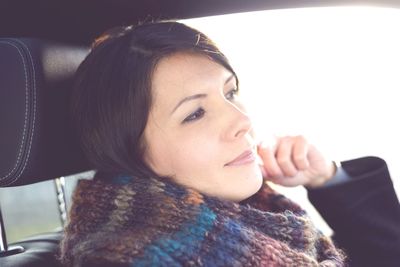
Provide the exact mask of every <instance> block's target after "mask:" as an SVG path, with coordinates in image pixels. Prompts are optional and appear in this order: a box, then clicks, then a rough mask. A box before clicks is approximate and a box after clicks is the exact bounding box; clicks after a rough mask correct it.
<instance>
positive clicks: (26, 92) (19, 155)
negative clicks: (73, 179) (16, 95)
mask: <svg viewBox="0 0 400 267" xmlns="http://www.w3.org/2000/svg"><path fill="white" fill-rule="evenodd" d="M0 43H5V44H8V45H11V46H13V47H15V48H16V49H17V51H18V54H19V55H20V56H21V59H22V63H23V65H24V73H25V121H24V130H23V132H22V140H21V145H20V148H19V153H18V157H17V161H16V163H15V165H14V168H12V169H11V171H10V172H9V173H8V174H6V175H5V176H3V177H0V181H2V180H5V179H7V178H8V177H9V176H10V175H11V174H12V173H13V171H14V170H15V169H16V168H17V166H18V163H19V161H20V160H21V154H22V146H23V144H24V139H25V134H26V125H27V118H28V74H27V70H26V64H25V59H24V57H23V55H22V53H21V49H20V48H19V47H18V46H16V45H15V44H14V43H12V42H9V41H5V40H3V41H0ZM19 176H20V175H19ZM19 176H17V177H16V178H15V179H14V180H13V181H11V182H10V183H8V184H11V183H13V182H14V181H15V180H16V179H18V177H19ZM8 184H7V185H8Z"/></svg>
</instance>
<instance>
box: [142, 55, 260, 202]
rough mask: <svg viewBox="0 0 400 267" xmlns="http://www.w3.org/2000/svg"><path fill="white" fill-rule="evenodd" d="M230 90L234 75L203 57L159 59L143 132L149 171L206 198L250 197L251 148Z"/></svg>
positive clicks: (254, 174) (254, 170)
mask: <svg viewBox="0 0 400 267" xmlns="http://www.w3.org/2000/svg"><path fill="white" fill-rule="evenodd" d="M236 91H237V87H236V79H235V76H234V75H232V73H231V72H230V71H229V70H227V69H226V68H224V67H223V66H222V65H219V64H217V63H215V62H214V61H212V60H210V59H208V58H207V57H206V56H203V55H200V54H190V53H179V54H174V55H172V56H169V57H166V58H164V59H162V60H161V61H160V62H159V63H158V64H157V66H156V68H155V71H154V74H153V79H152V95H153V103H152V107H151V109H150V116H149V119H148V122H147V125H146V128H145V131H144V139H145V143H146V152H145V160H146V162H147V163H148V164H149V165H150V167H151V168H152V169H153V170H154V171H155V172H156V173H157V174H159V175H162V176H170V177H172V179H174V181H175V182H177V183H179V184H181V185H183V186H186V187H191V188H193V189H196V190H198V191H200V192H202V193H204V194H207V195H210V196H216V197H220V198H224V199H229V200H233V201H240V200H243V199H245V198H247V197H250V196H251V195H253V194H254V193H256V192H257V191H258V190H259V189H260V187H261V184H262V175H261V171H260V168H259V166H258V164H257V162H256V160H255V159H256V144H255V140H254V138H253V137H252V135H251V129H252V125H251V121H250V119H249V117H248V116H247V115H246V113H245V111H244V108H243V105H242V104H241V103H240V101H239V100H238V98H237V95H236Z"/></svg>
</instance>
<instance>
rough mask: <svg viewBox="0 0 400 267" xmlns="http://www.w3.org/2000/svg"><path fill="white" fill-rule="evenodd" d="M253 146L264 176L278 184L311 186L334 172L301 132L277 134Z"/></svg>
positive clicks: (322, 181) (325, 179) (334, 166)
mask: <svg viewBox="0 0 400 267" xmlns="http://www.w3.org/2000/svg"><path fill="white" fill-rule="evenodd" d="M257 150H258V151H257V152H258V154H259V156H260V158H261V160H262V164H261V165H260V167H261V171H262V172H263V176H264V179H266V180H269V181H271V182H273V183H276V184H279V185H283V186H289V187H292V186H297V185H304V186H307V187H310V188H315V187H318V186H321V185H323V184H324V183H325V182H326V181H328V180H329V179H331V178H332V177H333V175H334V174H335V173H336V165H335V164H334V163H333V162H332V161H328V160H326V159H325V158H324V156H323V155H322V154H321V152H319V151H318V150H317V149H316V148H315V147H314V146H313V145H311V144H309V143H308V142H307V140H306V139H305V138H304V137H303V136H285V137H280V138H278V139H277V140H276V143H275V144H273V145H272V144H271V145H266V144H265V143H261V144H259V145H258V147H257Z"/></svg>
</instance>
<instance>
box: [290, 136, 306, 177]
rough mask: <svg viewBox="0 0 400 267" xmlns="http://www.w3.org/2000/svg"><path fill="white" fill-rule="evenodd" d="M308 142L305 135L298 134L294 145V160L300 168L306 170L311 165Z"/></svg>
mask: <svg viewBox="0 0 400 267" xmlns="http://www.w3.org/2000/svg"><path fill="white" fill-rule="evenodd" d="M307 154H308V142H307V140H306V139H305V138H304V137H303V136H297V137H296V141H295V143H294V145H293V153H292V161H293V163H294V165H295V166H296V168H297V169H298V170H301V171H302V170H305V169H307V168H308V166H309V162H308V159H307Z"/></svg>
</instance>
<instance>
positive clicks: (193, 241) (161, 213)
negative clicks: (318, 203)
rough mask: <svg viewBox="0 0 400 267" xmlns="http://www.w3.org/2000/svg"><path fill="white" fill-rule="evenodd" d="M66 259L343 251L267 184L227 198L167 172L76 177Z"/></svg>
mask: <svg viewBox="0 0 400 267" xmlns="http://www.w3.org/2000/svg"><path fill="white" fill-rule="evenodd" d="M61 261H62V262H63V263H64V264H65V265H66V266H252V267H254V266H344V256H343V254H342V253H341V252H340V251H339V250H338V249H337V248H335V246H334V245H333V243H332V241H331V240H330V239H329V238H328V237H326V236H323V235H322V234H321V233H320V232H319V231H318V230H317V229H316V228H315V227H314V226H313V224H312V223H311V222H310V219H309V218H308V217H307V215H306V214H305V212H304V211H303V210H302V209H301V208H300V207H299V206H298V205H296V204H295V203H293V202H292V201H290V200H289V199H287V198H285V197H284V196H283V195H280V194H278V193H276V192H275V191H273V190H272V189H271V188H270V187H269V186H268V184H267V183H265V184H264V185H263V187H262V188H261V189H260V191H259V192H257V193H256V194H255V195H253V196H252V197H251V198H249V199H247V200H245V201H243V202H240V203H235V202H230V201H225V200H221V199H218V198H215V197H210V196H206V195H203V194H201V193H199V192H197V191H195V190H192V189H189V188H184V187H182V186H180V185H177V184H176V183H174V182H172V181H170V180H168V179H153V178H148V179H144V178H134V177H131V176H118V177H114V178H113V179H109V180H108V182H105V181H103V180H101V179H96V178H95V179H94V180H81V181H79V183H78V186H77V188H76V190H75V192H74V196H73V205H72V207H71V210H70V221H69V224H68V225H67V227H66V229H65V236H64V239H63V241H62V244H61Z"/></svg>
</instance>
